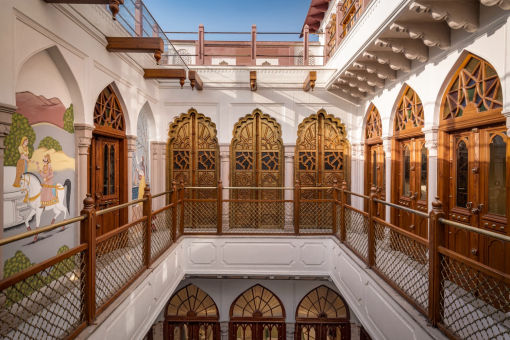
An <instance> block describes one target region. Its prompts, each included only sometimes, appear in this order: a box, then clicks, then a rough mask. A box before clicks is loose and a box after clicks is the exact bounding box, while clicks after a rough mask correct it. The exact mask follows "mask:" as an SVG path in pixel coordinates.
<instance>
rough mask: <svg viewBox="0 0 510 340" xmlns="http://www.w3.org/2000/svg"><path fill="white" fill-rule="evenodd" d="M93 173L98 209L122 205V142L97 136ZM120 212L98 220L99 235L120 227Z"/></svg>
mask: <svg viewBox="0 0 510 340" xmlns="http://www.w3.org/2000/svg"><path fill="white" fill-rule="evenodd" d="M94 144H95V147H94V161H93V165H92V167H93V170H94V171H93V173H94V174H95V175H94V176H95V187H94V196H95V199H96V209H105V208H108V207H111V206H114V205H118V204H119V203H120V178H119V177H120V171H119V165H120V164H119V163H120V162H119V156H120V155H119V151H120V140H119V139H116V138H109V137H104V136H97V137H96V138H95V141H94ZM119 221H120V211H119V210H117V211H114V212H111V213H107V214H104V215H101V216H98V217H97V219H96V228H97V229H96V233H97V235H102V234H105V233H107V232H109V231H112V230H114V229H115V228H117V227H118V226H119Z"/></svg>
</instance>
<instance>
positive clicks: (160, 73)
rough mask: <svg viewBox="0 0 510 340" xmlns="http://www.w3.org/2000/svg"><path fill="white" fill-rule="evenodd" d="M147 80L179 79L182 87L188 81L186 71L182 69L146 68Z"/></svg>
mask: <svg viewBox="0 0 510 340" xmlns="http://www.w3.org/2000/svg"><path fill="white" fill-rule="evenodd" d="M143 77H144V78H145V79H179V83H180V84H181V87H183V86H184V82H185V81H186V70H184V69H180V68H145V69H143Z"/></svg>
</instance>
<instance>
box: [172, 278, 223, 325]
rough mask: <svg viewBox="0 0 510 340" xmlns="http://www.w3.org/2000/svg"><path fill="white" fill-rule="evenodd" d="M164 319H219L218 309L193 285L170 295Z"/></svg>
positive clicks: (208, 297)
mask: <svg viewBox="0 0 510 340" xmlns="http://www.w3.org/2000/svg"><path fill="white" fill-rule="evenodd" d="M166 317H167V318H173V319H181V318H190V317H193V318H207V319H215V320H218V319H219V313H218V307H217V306H216V303H214V301H213V299H212V298H211V297H210V296H209V295H208V294H207V293H206V292H204V291H203V290H202V289H200V288H198V287H197V286H195V285H193V284H189V285H187V286H186V287H184V288H182V289H180V290H179V291H178V292H177V293H175V294H174V295H172V297H171V298H170V301H169V302H168V304H167V307H166Z"/></svg>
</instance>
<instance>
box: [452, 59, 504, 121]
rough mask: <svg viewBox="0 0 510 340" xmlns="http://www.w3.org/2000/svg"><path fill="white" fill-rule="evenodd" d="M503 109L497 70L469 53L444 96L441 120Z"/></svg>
mask: <svg viewBox="0 0 510 340" xmlns="http://www.w3.org/2000/svg"><path fill="white" fill-rule="evenodd" d="M502 107H503V92H502V88H501V81H500V79H499V76H498V74H497V72H496V70H495V69H494V67H493V66H492V65H491V64H489V63H488V62H487V61H485V60H483V59H482V58H479V57H477V56H475V55H473V54H468V55H467V57H466V58H465V59H464V61H463V62H462V64H461V65H460V67H459V69H458V70H457V72H456V73H455V75H454V76H453V77H452V79H451V81H450V83H449V85H448V87H447V90H446V91H445V93H444V95H443V100H442V119H443V120H451V119H455V118H460V117H464V116H466V115H470V114H477V113H485V112H488V111H492V110H497V111H498V112H500V111H501V109H502Z"/></svg>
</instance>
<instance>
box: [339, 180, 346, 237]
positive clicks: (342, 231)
mask: <svg viewBox="0 0 510 340" xmlns="http://www.w3.org/2000/svg"><path fill="white" fill-rule="evenodd" d="M346 190H347V182H346V181H343V182H342V189H341V190H340V202H341V203H340V204H341V205H340V219H341V221H340V241H341V242H345V239H346V237H347V230H346V225H345V223H346V222H345V221H346V220H345V205H346V204H347V193H346V192H345V191H346Z"/></svg>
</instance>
